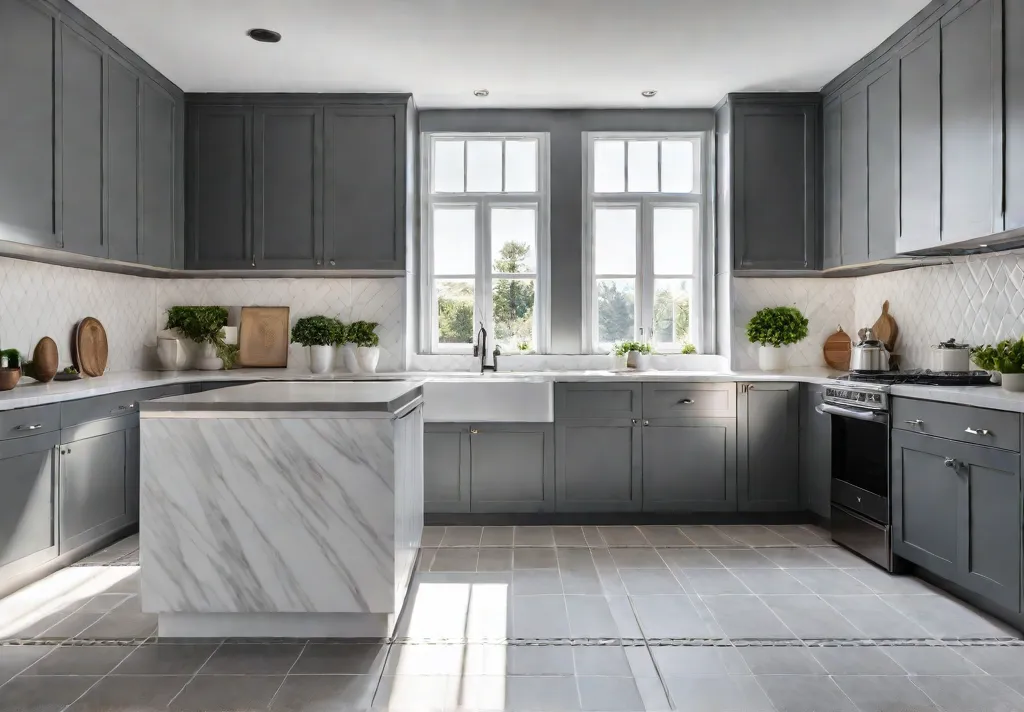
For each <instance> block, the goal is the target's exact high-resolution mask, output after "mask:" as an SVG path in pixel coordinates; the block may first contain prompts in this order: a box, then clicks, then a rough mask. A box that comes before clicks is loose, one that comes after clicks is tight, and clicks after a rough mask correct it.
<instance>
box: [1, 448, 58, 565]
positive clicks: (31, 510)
mask: <svg viewBox="0 0 1024 712" xmlns="http://www.w3.org/2000/svg"><path fill="white" fill-rule="evenodd" d="M59 441H60V434H59V433H57V432H52V433H46V434H43V435H33V436H31V437H23V438H17V439H13V440H5V441H0V581H2V580H3V579H6V578H8V577H9V576H12V575H17V574H18V573H21V572H23V571H28V570H31V569H33V568H35V567H36V566H39V565H41V564H44V563H46V562H47V561H49V560H51V559H53V558H55V557H56V556H57V526H56V518H55V509H54V498H55V494H56V491H57V480H56V453H57V448H56V446H57V443H58V442H59Z"/></svg>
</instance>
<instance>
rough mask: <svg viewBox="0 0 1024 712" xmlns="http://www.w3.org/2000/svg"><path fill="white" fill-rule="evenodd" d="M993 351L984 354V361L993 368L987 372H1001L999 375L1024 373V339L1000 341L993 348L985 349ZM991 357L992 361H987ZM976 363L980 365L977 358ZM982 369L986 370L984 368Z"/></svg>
mask: <svg viewBox="0 0 1024 712" xmlns="http://www.w3.org/2000/svg"><path fill="white" fill-rule="evenodd" d="M985 348H988V349H990V350H991V351H986V352H984V354H983V356H982V359H983V360H986V363H989V364H991V366H992V368H990V369H986V370H994V371H999V373H1024V338H1020V339H1006V340H1004V341H1000V342H999V343H998V344H996V345H995V346H993V347H985ZM989 357H991V361H988V360H987V359H988V358H989ZM974 363H977V364H978V365H979V366H981V364H980V363H978V360H977V357H975V360H974ZM982 368H985V367H984V366H982Z"/></svg>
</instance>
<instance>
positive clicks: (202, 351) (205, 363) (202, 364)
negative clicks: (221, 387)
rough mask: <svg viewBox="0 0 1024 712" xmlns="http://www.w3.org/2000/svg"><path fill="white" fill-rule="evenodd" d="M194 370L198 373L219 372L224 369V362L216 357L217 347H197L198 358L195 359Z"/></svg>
mask: <svg viewBox="0 0 1024 712" xmlns="http://www.w3.org/2000/svg"><path fill="white" fill-rule="evenodd" d="M196 368H198V369H199V370H200V371H219V370H221V369H222V368H224V362H223V361H221V360H220V357H218V356H217V347H216V346H214V345H213V344H202V345H200V347H199V358H197V359H196Z"/></svg>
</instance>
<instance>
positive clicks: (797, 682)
mask: <svg viewBox="0 0 1024 712" xmlns="http://www.w3.org/2000/svg"><path fill="white" fill-rule="evenodd" d="M757 683H758V684H759V685H760V686H761V687H762V689H764V691H765V692H766V693H767V695H768V697H769V699H770V700H771V701H772V704H773V705H775V709H776V710H777V712H823V710H827V711H828V712H858V710H857V707H856V705H854V704H853V702H851V701H850V699H849V698H848V697H847V696H846V695H845V694H844V693H843V691H842V690H841V689H839V686H838V685H836V683H834V682H832V680H831V679H830V678H829V677H827V676H825V675H760V676H758V678H757Z"/></svg>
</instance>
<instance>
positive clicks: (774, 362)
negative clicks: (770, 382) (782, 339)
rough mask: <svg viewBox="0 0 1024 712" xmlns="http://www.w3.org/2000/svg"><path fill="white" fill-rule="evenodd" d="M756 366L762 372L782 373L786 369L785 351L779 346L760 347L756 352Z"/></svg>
mask: <svg viewBox="0 0 1024 712" xmlns="http://www.w3.org/2000/svg"><path fill="white" fill-rule="evenodd" d="M757 365H758V367H760V369H761V370H762V371H782V370H783V369H785V368H786V351H785V349H783V348H782V347H780V346H761V347H759V348H758V350H757Z"/></svg>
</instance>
